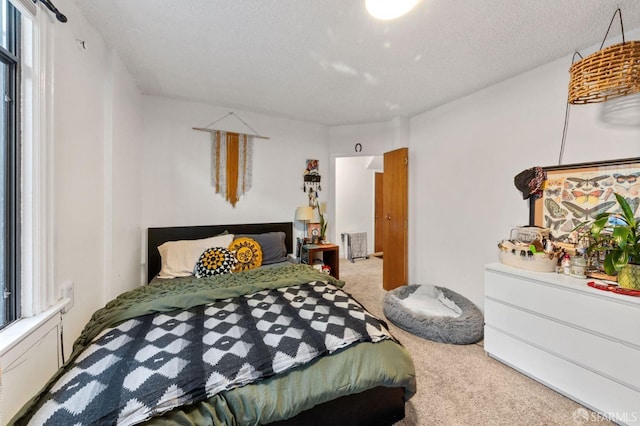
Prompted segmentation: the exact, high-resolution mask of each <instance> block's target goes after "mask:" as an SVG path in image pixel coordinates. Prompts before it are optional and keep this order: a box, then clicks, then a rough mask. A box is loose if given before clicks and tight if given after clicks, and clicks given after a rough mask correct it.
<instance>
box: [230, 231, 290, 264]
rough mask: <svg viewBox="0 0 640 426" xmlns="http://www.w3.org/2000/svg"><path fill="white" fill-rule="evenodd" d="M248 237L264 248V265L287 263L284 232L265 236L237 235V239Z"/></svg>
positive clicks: (269, 233)
mask: <svg viewBox="0 0 640 426" xmlns="http://www.w3.org/2000/svg"><path fill="white" fill-rule="evenodd" d="M240 237H248V238H252V239H254V240H255V241H256V242H257V243H258V244H260V248H262V264H263V265H269V264H271V263H279V262H286V261H287V246H286V244H285V242H284V239H285V238H286V235H285V233H284V232H265V233H264V234H236V235H235V238H240Z"/></svg>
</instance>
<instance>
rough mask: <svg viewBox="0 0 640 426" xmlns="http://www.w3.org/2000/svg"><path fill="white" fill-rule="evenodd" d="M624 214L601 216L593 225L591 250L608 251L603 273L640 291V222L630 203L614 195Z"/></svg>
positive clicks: (614, 213) (620, 283)
mask: <svg viewBox="0 0 640 426" xmlns="http://www.w3.org/2000/svg"><path fill="white" fill-rule="evenodd" d="M614 195H615V196H616V200H618V204H619V206H620V210H621V212H608V213H601V214H599V215H598V216H596V218H595V220H594V222H593V223H592V224H591V227H590V231H591V236H592V237H593V238H594V240H595V243H594V244H592V245H591V247H590V249H591V250H599V251H603V250H604V251H605V252H606V253H605V258H604V271H605V272H606V273H607V274H609V275H615V274H616V273H617V274H618V285H619V286H620V287H624V288H632V289H640V230H639V229H638V227H639V226H640V222H639V221H638V220H637V219H636V218H635V217H634V212H633V210H632V209H631V206H630V205H629V203H628V202H627V200H626V199H625V198H624V197H623V196H621V195H620V194H617V193H614Z"/></svg>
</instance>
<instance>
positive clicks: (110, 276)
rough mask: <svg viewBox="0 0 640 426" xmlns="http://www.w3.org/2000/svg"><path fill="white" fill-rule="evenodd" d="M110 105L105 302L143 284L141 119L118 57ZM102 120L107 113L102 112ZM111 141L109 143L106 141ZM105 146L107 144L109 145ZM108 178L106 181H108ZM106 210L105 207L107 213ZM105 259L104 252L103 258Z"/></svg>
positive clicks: (113, 69) (138, 95) (114, 59)
mask: <svg viewBox="0 0 640 426" xmlns="http://www.w3.org/2000/svg"><path fill="white" fill-rule="evenodd" d="M111 59H112V60H111V74H112V87H111V93H112V100H113V102H112V104H111V118H112V123H111V126H110V129H111V132H109V131H107V138H106V141H107V144H108V148H110V149H111V158H109V153H108V152H107V154H106V156H107V158H106V159H105V161H109V159H110V160H111V167H110V168H108V169H107V172H108V173H107V174H108V176H107V177H110V182H111V194H109V191H108V188H109V186H108V185H109V184H108V183H107V191H106V194H105V196H106V197H109V195H110V200H111V206H110V207H111V221H107V225H108V224H109V222H110V223H111V232H107V233H106V235H107V237H108V236H111V241H107V246H109V245H110V248H111V259H106V260H107V261H108V260H110V261H111V262H110V263H111V268H109V267H108V265H106V267H105V270H106V280H107V283H110V284H109V285H108V286H107V287H108V292H109V294H108V298H113V297H116V296H117V295H118V294H120V293H122V292H124V291H126V290H130V289H132V288H133V287H134V286H136V285H137V284H140V283H143V282H145V281H144V274H143V272H144V271H145V270H144V268H143V265H142V259H141V258H140V250H141V244H142V239H141V235H142V225H141V221H142V157H143V133H144V131H143V130H144V129H143V119H142V106H143V103H142V99H143V97H142V96H141V93H140V91H139V89H138V87H137V86H136V85H135V82H134V81H133V79H132V78H131V76H130V75H129V73H128V71H127V70H126V68H125V67H124V65H123V63H122V61H121V60H120V58H119V57H118V56H117V55H115V54H113V53H112V54H111ZM107 117H109V114H108V113H107ZM109 136H110V138H109ZM109 142H110V143H109ZM109 175H110V176H109ZM108 208H109V206H107V209H108ZM105 254H106V253H105Z"/></svg>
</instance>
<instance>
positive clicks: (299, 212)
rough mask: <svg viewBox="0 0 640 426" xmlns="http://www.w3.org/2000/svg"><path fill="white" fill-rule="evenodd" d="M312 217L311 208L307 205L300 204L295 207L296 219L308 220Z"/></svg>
mask: <svg viewBox="0 0 640 426" xmlns="http://www.w3.org/2000/svg"><path fill="white" fill-rule="evenodd" d="M311 219H313V208H312V207H309V206H300V207H298V208H297V209H296V220H300V221H310V220H311Z"/></svg>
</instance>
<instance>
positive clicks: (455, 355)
mask: <svg viewBox="0 0 640 426" xmlns="http://www.w3.org/2000/svg"><path fill="white" fill-rule="evenodd" d="M340 279H342V280H344V281H345V282H346V285H345V290H346V291H347V292H349V293H350V294H352V295H353V296H354V297H355V298H356V299H357V300H358V301H360V303H362V304H363V305H364V306H365V307H366V308H367V310H369V312H371V313H372V314H374V315H376V316H378V317H379V318H381V319H384V320H385V321H387V323H388V324H389V328H390V329H391V332H392V334H393V335H394V336H395V337H396V338H397V339H398V340H399V341H400V342H401V343H402V344H403V345H404V346H405V347H406V348H407V350H408V351H409V353H410V354H411V356H412V358H413V362H414V364H415V368H416V376H417V383H418V392H417V394H416V395H415V396H414V397H413V398H412V399H411V400H409V401H408V402H407V405H406V417H405V419H404V420H402V421H401V422H399V423H398V425H515V424H520V425H525V424H526V425H577V424H582V423H584V421H585V417H584V416H586V415H590V416H591V415H592V414H591V411H588V410H585V408H584V407H582V406H581V405H580V404H578V403H576V402H574V401H572V400H570V399H568V398H566V397H564V396H563V395H561V394H559V393H557V392H555V391H554V390H552V389H550V388H548V387H546V386H544V385H542V384H540V383H538V382H536V381H535V380H532V379H531V378H529V377H527V376H525V375H523V374H521V373H519V372H517V371H516V370H514V369H512V368H510V367H508V366H507V365H505V364H502V363H500V362H499V361H496V360H495V359H493V358H491V357H489V356H488V355H486V353H485V352H484V348H483V346H482V345H483V342H482V341H481V342H479V343H477V344H473V345H449V344H444V343H437V342H432V341H430V340H426V339H423V338H420V337H417V336H414V335H412V334H410V333H407V332H405V331H404V330H402V329H400V328H398V327H396V326H394V325H393V324H391V323H390V322H389V321H388V320H386V318H385V317H384V315H383V313H382V298H383V296H384V294H385V290H384V289H383V288H382V259H380V258H377V257H373V256H371V257H369V259H366V260H364V259H363V260H356V261H355V262H353V263H352V262H349V261H348V260H346V259H341V260H340ZM433 284H435V285H439V284H438V283H433ZM587 413H588V414H587ZM587 418H593V417H587ZM598 420H599V421H598V424H599V425H605V424H607V425H608V424H612V423H609V422H607V421H604V419H602V418H599V419H598Z"/></svg>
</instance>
